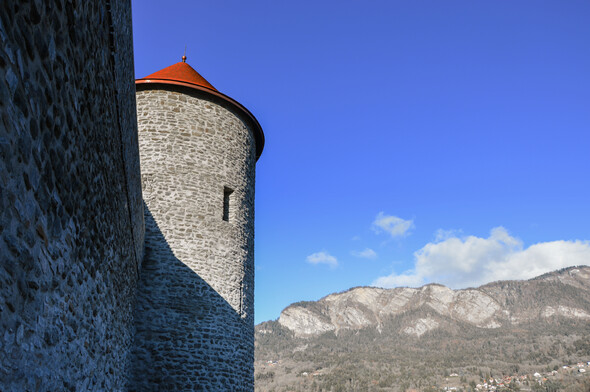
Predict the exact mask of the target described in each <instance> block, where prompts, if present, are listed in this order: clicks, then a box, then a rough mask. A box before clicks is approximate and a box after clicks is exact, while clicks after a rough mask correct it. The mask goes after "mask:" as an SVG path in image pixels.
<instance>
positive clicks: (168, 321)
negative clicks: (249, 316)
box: [129, 206, 254, 391]
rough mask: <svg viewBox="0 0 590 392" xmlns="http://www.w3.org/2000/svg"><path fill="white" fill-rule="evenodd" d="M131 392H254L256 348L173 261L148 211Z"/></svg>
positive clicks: (228, 310) (221, 304)
mask: <svg viewBox="0 0 590 392" xmlns="http://www.w3.org/2000/svg"><path fill="white" fill-rule="evenodd" d="M145 227H146V232H145V244H146V246H145V257H144V262H143V265H142V270H141V276H140V283H139V287H138V295H137V303H136V307H135V313H134V315H135V328H136V336H135V343H134V347H133V349H132V355H131V367H132V371H131V375H130V377H131V380H130V382H129V390H130V391H172V390H218V391H220V390H232V391H246V390H248V391H252V390H253V389H254V388H253V382H254V380H253V373H254V369H253V367H252V366H244V363H245V362H246V363H250V364H253V352H254V343H253V337H252V336H246V334H245V333H244V331H248V330H249V328H245V327H244V325H243V323H244V322H245V321H244V320H243V319H242V318H240V316H239V314H238V313H237V312H236V311H235V310H234V309H233V308H232V307H231V306H230V305H229V304H228V303H227V302H226V301H225V300H224V299H223V298H222V297H221V296H220V295H219V294H218V293H217V292H216V291H215V290H214V289H213V288H212V287H211V286H210V285H209V284H207V282H205V281H204V280H203V279H202V278H201V277H200V276H199V275H198V274H197V273H195V272H194V271H193V270H192V269H190V268H189V267H188V266H187V265H186V264H185V263H183V262H182V261H181V260H179V259H178V258H176V257H175V255H174V253H173V251H172V249H171V248H170V246H169V244H168V242H167V241H166V238H164V235H163V234H162V232H161V231H160V229H159V227H158V224H157V222H156V221H155V219H154V217H153V216H152V214H151V213H150V211H149V209H148V207H147V206H145Z"/></svg>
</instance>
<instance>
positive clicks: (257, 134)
mask: <svg viewBox="0 0 590 392" xmlns="http://www.w3.org/2000/svg"><path fill="white" fill-rule="evenodd" d="M162 85H173V86H180V88H187V87H188V88H189V89H194V90H199V91H200V92H204V93H205V94H207V95H209V96H212V97H214V98H215V99H218V100H220V101H221V102H225V103H226V104H229V105H230V106H232V107H233V108H234V109H236V110H237V112H238V113H241V114H242V115H243V116H244V119H245V120H246V121H247V122H248V123H249V124H250V127H251V129H252V132H253V133H254V138H255V139H256V159H257V160H258V158H260V154H262V150H263V149H264V132H262V127H261V126H260V124H259V123H258V120H256V117H254V115H253V114H252V113H250V111H249V110H248V109H246V108H245V107H244V106H243V105H242V104H240V103H239V102H238V101H236V100H235V99H233V98H230V97H228V96H227V95H225V94H223V93H221V92H219V91H217V89H216V88H215V87H213V86H212V85H211V83H209V82H208V81H207V80H206V79H205V78H204V77H202V76H201V75H200V74H199V73H198V72H197V71H195V70H194V69H193V67H191V66H190V65H188V64H187V63H186V56H182V61H181V62H180V63H176V64H173V65H171V66H169V67H166V68H164V69H161V70H159V71H157V72H154V73H153V74H151V75H148V76H146V77H145V78H141V79H136V80H135V88H136V90H137V91H140V90H146V89H152V88H158V86H162Z"/></svg>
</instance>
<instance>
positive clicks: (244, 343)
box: [131, 84, 256, 391]
mask: <svg viewBox="0 0 590 392" xmlns="http://www.w3.org/2000/svg"><path fill="white" fill-rule="evenodd" d="M137 87H138V90H139V91H138V92H137V110H138V126H139V146H140V152H141V165H142V184H143V195H144V199H145V203H146V256H145V259H144V264H143V269H142V272H141V283H140V291H139V295H138V302H137V308H136V327H137V338H136V344H135V347H134V356H133V362H134V373H133V374H134V382H133V383H132V384H131V385H132V390H138V391H141V390H150V388H151V389H153V390H156V388H157V386H160V388H162V390H192V389H193V388H195V386H198V388H201V389H202V390H212V391H213V390H215V391H220V390H232V391H252V390H253V389H254V388H253V359H254V358H253V354H254V341H253V338H254V330H253V328H254V319H253V316H254V312H253V309H254V306H253V305H254V304H253V300H254V260H253V257H254V176H255V163H256V156H255V154H256V148H255V140H254V137H253V135H252V132H251V131H250V129H249V128H248V126H247V125H246V124H245V122H244V120H243V119H241V118H240V117H239V116H238V115H236V114H235V113H234V112H232V111H231V110H230V109H231V107H229V106H224V105H223V104H222V102H221V101H218V100H216V99H215V98H214V97H212V96H210V95H209V94H206V93H202V92H199V91H197V90H194V89H189V88H182V87H175V86H170V85H167V86H162V85H160V86H159V87H158V86H155V85H153V84H151V85H149V86H147V87H146V85H138V86H137ZM228 189H230V190H232V191H233V192H231V195H229V216H228V219H227V221H226V220H224V219H223V208H224V190H226V191H227V190H228ZM226 193H227V192H226ZM134 388H135V389H134Z"/></svg>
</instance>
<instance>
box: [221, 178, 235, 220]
mask: <svg viewBox="0 0 590 392" xmlns="http://www.w3.org/2000/svg"><path fill="white" fill-rule="evenodd" d="M232 193H234V190H233V189H230V188H228V187H223V220H224V221H226V222H229V213H230V208H231V194H232Z"/></svg>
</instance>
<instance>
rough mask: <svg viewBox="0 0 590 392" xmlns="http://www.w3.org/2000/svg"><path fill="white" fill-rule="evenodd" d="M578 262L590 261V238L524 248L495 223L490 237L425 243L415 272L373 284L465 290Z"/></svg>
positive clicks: (416, 255)
mask: <svg viewBox="0 0 590 392" xmlns="http://www.w3.org/2000/svg"><path fill="white" fill-rule="evenodd" d="M440 238H444V237H440ZM582 264H590V241H579V240H576V241H551V242H541V243H538V244H534V245H531V246H529V247H528V248H524V246H523V243H522V241H521V240H520V239H518V238H516V237H513V236H511V235H510V234H509V233H508V231H506V229H504V228H503V227H496V228H494V229H492V230H491V232H490V236H489V237H488V238H480V237H476V236H467V237H462V238H459V237H457V236H448V237H447V238H444V239H441V240H438V241H435V242H431V243H428V244H426V245H425V246H424V247H423V248H422V249H420V250H418V251H416V252H414V269H413V270H411V271H406V272H404V273H403V274H400V275H396V274H392V275H389V276H383V277H380V278H378V279H376V280H375V281H374V282H373V285H374V286H381V287H395V286H399V285H407V286H419V285H422V284H424V283H426V282H436V283H442V284H444V285H446V286H449V287H452V288H464V287H469V286H479V285H481V284H484V283H488V282H492V281H495V280H512V279H530V278H533V277H535V276H538V275H541V274H544V273H546V272H549V271H553V270H556V269H560V268H564V267H568V266H572V265H582Z"/></svg>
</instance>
